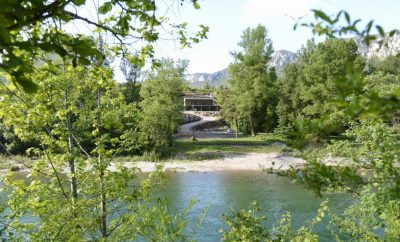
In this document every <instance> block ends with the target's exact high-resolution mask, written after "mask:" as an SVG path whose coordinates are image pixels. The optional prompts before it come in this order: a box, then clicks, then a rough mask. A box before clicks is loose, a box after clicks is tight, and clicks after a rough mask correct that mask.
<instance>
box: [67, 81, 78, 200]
mask: <svg viewBox="0 0 400 242" xmlns="http://www.w3.org/2000/svg"><path fill="white" fill-rule="evenodd" d="M68 93H69V88H68V89H67V90H66V91H65V105H64V108H65V109H66V110H67V109H68V98H69V95H68ZM66 123H67V132H68V151H69V157H68V164H69V169H70V172H71V194H72V205H73V206H75V203H76V200H77V199H78V182H77V179H76V170H75V154H74V141H73V137H72V125H71V113H70V112H68V113H67V120H66Z"/></svg>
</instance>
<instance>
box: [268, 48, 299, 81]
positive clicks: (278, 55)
mask: <svg viewBox="0 0 400 242" xmlns="http://www.w3.org/2000/svg"><path fill="white" fill-rule="evenodd" d="M295 59H296V54H295V53H293V52H291V51H288V50H278V51H276V52H275V53H274V55H273V56H272V58H271V60H269V61H268V63H267V66H268V67H269V68H271V67H275V70H276V74H278V76H281V75H282V74H283V69H284V68H285V66H287V65H288V64H290V63H292V62H293V61H294V60H295Z"/></svg>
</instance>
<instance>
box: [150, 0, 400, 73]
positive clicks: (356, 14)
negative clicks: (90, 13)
mask: <svg viewBox="0 0 400 242" xmlns="http://www.w3.org/2000/svg"><path fill="white" fill-rule="evenodd" d="M199 3H200V5H201V8H200V9H199V10H195V9H194V8H193V7H192V6H191V5H190V4H187V5H184V6H182V7H180V6H179V7H178V6H176V7H175V9H174V11H172V12H173V17H174V18H176V19H177V20H176V22H179V21H180V22H187V23H188V26H189V29H191V30H196V26H198V25H199V24H204V25H206V26H209V27H210V31H209V33H208V39H206V40H203V41H202V42H201V43H199V44H196V45H194V46H193V47H192V48H191V49H188V48H187V49H183V50H182V49H180V48H179V44H178V43H174V42H172V41H170V42H161V43H159V44H157V48H156V50H157V56H159V57H171V58H175V59H177V58H181V59H188V60H189V63H190V64H189V70H188V72H189V73H195V72H204V73H213V72H216V71H219V70H221V69H224V68H226V67H227V66H228V65H229V63H230V62H231V61H232V58H231V55H230V54H229V53H230V52H231V51H234V50H238V47H237V43H238V42H239V41H240V36H241V34H242V32H243V30H244V29H246V28H247V27H255V26H257V25H258V24H262V25H264V26H265V27H266V28H267V29H268V31H269V32H268V36H269V38H270V39H271V40H272V42H273V47H274V49H275V50H281V49H285V50H289V51H293V52H295V51H297V50H298V49H300V48H301V46H302V45H303V44H305V43H306V41H307V40H308V39H310V38H312V37H313V36H312V34H311V30H310V29H308V28H305V27H302V28H298V29H297V30H296V31H294V30H293V26H294V24H295V23H296V21H297V19H298V18H300V17H303V19H309V20H312V13H311V12H310V9H321V10H323V11H325V12H326V13H328V14H331V15H334V14H336V13H337V12H338V11H340V10H342V9H344V10H346V11H347V12H349V13H350V15H351V17H352V19H357V18H360V19H362V20H363V22H362V24H360V25H359V26H360V27H363V26H365V23H366V22H367V21H369V20H371V19H373V20H375V23H377V24H380V25H382V26H383V27H384V29H385V30H391V29H400V26H399V24H400V21H399V17H398V16H399V12H400V1H399V0H200V1H199Z"/></svg>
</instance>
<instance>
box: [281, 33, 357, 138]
mask: <svg viewBox="0 0 400 242" xmlns="http://www.w3.org/2000/svg"><path fill="white" fill-rule="evenodd" d="M348 66H352V67H353V68H354V70H358V71H361V70H362V68H363V61H362V60H361V58H360V57H359V55H358V53H357V45H356V43H355V42H354V41H352V40H344V39H337V40H336V39H332V40H327V41H326V42H324V43H320V44H318V45H315V44H314V43H313V42H309V43H308V44H307V47H305V48H304V49H302V50H301V51H300V53H299V57H298V59H297V61H296V62H295V63H292V64H290V65H289V66H288V67H287V68H286V69H285V73H284V77H283V78H282V79H281V80H280V81H279V84H278V85H279V86H280V88H279V94H280V95H279V96H280V97H282V98H280V100H279V102H278V105H277V113H278V118H279V124H280V129H282V130H286V131H287V130H293V129H296V128H298V126H299V122H303V123H307V122H308V123H310V125H309V126H311V127H318V126H322V127H323V128H322V129H316V128H313V129H308V130H306V132H308V133H310V134H311V133H316V135H317V136H319V137H326V136H329V135H332V134H338V133H340V132H342V131H343V130H344V128H345V127H346V126H347V124H348V121H349V120H348V117H347V116H346V115H345V113H344V112H343V107H342V106H341V105H340V103H339V100H341V97H342V96H341V93H342V89H343V86H341V85H340V84H339V83H338V82H337V77H339V76H343V75H345V73H346V68H347V67H348ZM296 122H297V123H296ZM301 126H303V127H307V125H306V124H302V125H301Z"/></svg>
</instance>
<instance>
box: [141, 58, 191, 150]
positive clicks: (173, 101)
mask: <svg viewBox="0 0 400 242" xmlns="http://www.w3.org/2000/svg"><path fill="white" fill-rule="evenodd" d="M186 67H187V63H186V62H184V61H183V62H182V61H178V62H174V61H173V60H170V59H164V60H163V61H162V64H161V67H160V68H159V69H158V70H157V71H156V72H154V73H152V74H150V77H149V78H148V79H147V80H146V81H145V82H144V83H143V87H142V89H141V90H140V95H141V97H142V99H143V100H142V101H141V103H140V108H141V113H140V125H139V126H140V132H141V140H142V142H143V145H144V146H145V149H146V150H148V151H150V152H153V153H154V154H156V155H162V154H165V151H166V148H168V147H169V146H171V145H172V144H173V137H172V135H173V133H174V132H175V131H176V129H177V127H178V125H179V124H180V122H181V120H182V110H183V106H182V105H183V104H182V96H183V93H182V92H183V86H184V84H183V83H184V73H185V71H186Z"/></svg>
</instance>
